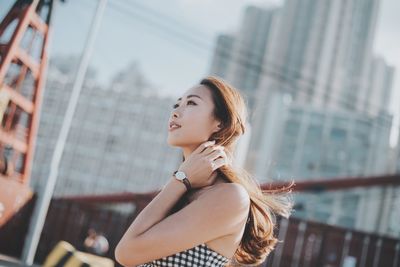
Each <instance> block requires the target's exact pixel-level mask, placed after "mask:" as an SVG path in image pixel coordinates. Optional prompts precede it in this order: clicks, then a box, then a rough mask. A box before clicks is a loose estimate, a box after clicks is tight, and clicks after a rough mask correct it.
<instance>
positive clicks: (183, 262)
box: [137, 243, 229, 267]
mask: <svg viewBox="0 0 400 267" xmlns="http://www.w3.org/2000/svg"><path fill="white" fill-rule="evenodd" d="M228 262H229V259H228V258H227V257H225V256H223V255H221V254H219V253H218V252H216V251H214V250H213V249H211V248H210V247H208V246H207V245H206V244H205V243H203V244H200V245H198V246H196V247H193V248H190V249H187V250H184V251H182V252H178V253H176V254H174V255H171V256H167V257H164V258H161V259H157V260H154V261H151V262H148V263H145V264H141V265H138V266H137V267H159V266H169V267H171V266H172V267H184V266H185V267H186V266H193V267H195V266H196V267H197V266H199V267H200V266H207V267H211V266H212V267H219V266H221V267H222V266H225V264H227V263H228Z"/></svg>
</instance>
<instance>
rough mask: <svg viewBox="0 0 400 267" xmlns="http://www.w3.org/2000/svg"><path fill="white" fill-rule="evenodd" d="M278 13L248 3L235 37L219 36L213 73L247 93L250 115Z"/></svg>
mask: <svg viewBox="0 0 400 267" xmlns="http://www.w3.org/2000/svg"><path fill="white" fill-rule="evenodd" d="M276 14H277V9H275V8H271V9H266V8H261V7H255V6H248V7H247V8H246V9H245V11H244V16H243V18H242V20H241V23H240V29H239V30H238V31H237V33H236V34H235V35H234V37H233V36H231V35H226V34H222V35H220V36H219V38H218V39H217V44H216V50H215V52H214V56H213V61H212V64H211V70H210V72H211V73H212V74H216V75H219V76H221V77H223V78H225V79H226V80H228V81H229V82H230V83H231V84H232V85H234V86H235V87H236V88H238V89H239V90H240V91H241V92H242V93H243V95H244V97H245V98H246V101H247V103H248V107H249V113H250V115H251V114H252V110H253V108H254V103H255V99H254V94H255V92H256V90H257V87H258V84H259V81H260V79H261V76H262V75H263V73H262V69H261V68H260V66H261V65H262V64H263V61H264V55H265V51H266V49H267V47H268V44H269V42H268V39H269V38H270V35H271V31H272V26H273V24H274V21H275V20H276Z"/></svg>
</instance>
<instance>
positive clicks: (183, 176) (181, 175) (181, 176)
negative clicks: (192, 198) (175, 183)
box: [175, 171, 186, 180]
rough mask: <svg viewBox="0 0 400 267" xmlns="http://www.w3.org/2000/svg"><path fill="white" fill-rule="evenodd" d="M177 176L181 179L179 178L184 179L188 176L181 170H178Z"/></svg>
mask: <svg viewBox="0 0 400 267" xmlns="http://www.w3.org/2000/svg"><path fill="white" fill-rule="evenodd" d="M175 177H176V178H177V179H179V180H183V179H185V178H186V175H185V173H184V172H181V171H179V172H177V173H176V174H175Z"/></svg>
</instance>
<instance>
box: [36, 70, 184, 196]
mask: <svg viewBox="0 0 400 267" xmlns="http://www.w3.org/2000/svg"><path fill="white" fill-rule="evenodd" d="M128 72H129V73H128ZM148 84H149V83H148V82H146V81H145V79H144V77H143V76H142V75H141V74H140V72H139V70H138V68H133V67H132V66H131V68H129V71H128V70H127V71H125V72H123V73H120V75H117V76H116V78H115V79H114V82H113V84H112V86H111V87H110V88H103V87H100V86H97V85H96V84H94V83H93V82H92V81H91V80H86V81H85V84H84V86H83V88H82V92H81V95H80V98H79V101H78V105H77V110H76V113H75V115H74V118H73V121H72V125H71V129H70V132H69V135H68V139H67V142H66V145H65V149H64V153H63V157H62V160H61V163H60V169H59V175H58V180H57V184H56V188H55V193H54V194H55V196H60V195H79V194H105V193H115V192H123V191H132V192H148V191H151V190H156V189H157V188H161V187H162V186H163V185H164V184H165V182H166V181H167V179H169V177H170V176H171V173H172V171H173V170H175V169H176V167H177V166H178V165H179V161H180V160H181V157H180V152H179V150H178V149H177V148H171V147H169V146H168V145H167V134H168V127H167V124H168V116H169V112H170V111H171V109H172V104H173V103H174V99H172V98H167V97H159V96H157V94H156V93H155V92H153V93H150V92H149V91H151V87H150V86H149V85H148ZM71 87H72V81H71V79H70V77H68V76H65V75H63V74H62V73H60V72H57V68H56V67H53V68H50V72H49V76H48V82H47V86H46V90H45V93H44V99H43V106H42V111H41V119H40V127H39V131H38V138H37V146H36V151H35V157H34V163H33V170H32V179H31V183H32V186H33V188H34V189H36V190H37V189H38V187H40V186H42V185H43V184H44V183H46V179H47V177H48V173H49V168H50V159H51V156H52V154H53V150H54V146H55V142H56V138H57V136H58V133H59V131H60V127H61V123H62V120H63V117H64V114H65V110H66V106H67V102H68V99H69V95H70V93H71V90H70V88H71Z"/></svg>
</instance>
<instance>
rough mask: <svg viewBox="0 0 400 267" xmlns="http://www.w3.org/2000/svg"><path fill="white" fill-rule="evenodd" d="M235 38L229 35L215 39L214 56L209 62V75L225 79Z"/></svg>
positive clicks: (222, 35)
mask: <svg viewBox="0 0 400 267" xmlns="http://www.w3.org/2000/svg"><path fill="white" fill-rule="evenodd" d="M234 42H235V37H234V36H232V35H229V34H220V35H218V37H217V40H216V44H215V49H214V56H213V58H212V62H211V69H210V74H214V75H218V76H220V77H226V76H227V74H228V70H229V66H230V64H231V61H232V48H233V44H234Z"/></svg>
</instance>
